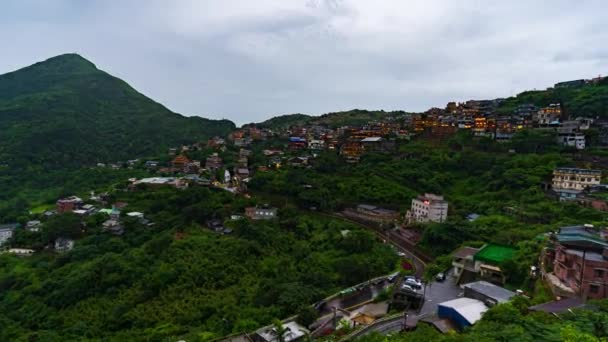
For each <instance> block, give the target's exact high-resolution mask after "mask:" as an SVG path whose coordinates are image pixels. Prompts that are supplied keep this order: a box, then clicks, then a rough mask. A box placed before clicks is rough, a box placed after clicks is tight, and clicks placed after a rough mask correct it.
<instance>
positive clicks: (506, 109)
mask: <svg viewBox="0 0 608 342" xmlns="http://www.w3.org/2000/svg"><path fill="white" fill-rule="evenodd" d="M524 103H533V104H535V105H538V106H547V105H549V104H551V103H561V104H562V106H563V107H564V108H565V110H566V111H567V112H568V114H569V115H572V116H599V117H601V118H608V78H605V79H603V80H602V81H601V82H600V83H599V84H587V85H583V86H578V87H570V88H549V89H547V90H532V91H525V92H523V93H520V94H518V95H517V96H516V97H510V98H508V99H507V100H506V101H505V102H503V103H502V104H501V106H500V108H498V111H499V112H501V113H511V112H512V111H513V110H514V109H515V108H516V107H517V106H518V105H520V104H524Z"/></svg>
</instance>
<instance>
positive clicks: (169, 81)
mask: <svg viewBox="0 0 608 342" xmlns="http://www.w3.org/2000/svg"><path fill="white" fill-rule="evenodd" d="M606 13H608V2H606V1H604V0H597V1H586V0H580V1H565V0H564V1H562V0H551V1H535V0H525V1H516V0H513V1H492V0H471V1H468V0H458V1H456V0H443V1H440V0H374V1H370V0H213V1H212V0H179V1H169V0H164V1H160V0H138V1H136V0H121V1H103V0H98V1H95V0H90V1H85V0H46V1H45V0H4V1H2V2H0V41H1V42H2V46H3V48H2V52H1V53H0V73H4V72H8V71H12V70H15V69H18V68H20V67H23V66H26V65H29V64H32V63H34V62H36V61H40V60H44V59H46V58H48V57H51V56H54V55H58V54H61V53H66V52H77V53H79V54H81V55H82V56H84V57H85V58H87V59H89V60H91V61H92V62H93V63H95V64H96V65H97V66H98V67H99V68H100V69H103V70H106V71H108V72H110V73H112V74H114V75H115V76H118V77H120V78H122V79H124V80H126V81H127V82H129V83H130V84H131V85H133V86H134V87H135V88H136V89H138V90H139V91H141V92H143V93H144V94H146V95H148V96H150V97H151V98H153V99H155V100H157V101H159V102H161V103H163V104H165V105H166V106H168V107H169V108H170V109H172V110H174V111H176V112H179V113H182V114H184V115H200V116H205V117H210V118H228V119H231V120H233V121H235V122H237V123H239V124H242V123H247V122H254V121H261V120H263V119H265V118H269V117H271V116H274V115H279V114H287V113H296V112H300V113H309V114H322V113H325V112H330V111H338V110H347V109H352V108H365V109H386V110H393V109H403V110H409V111H421V110H425V109H427V108H429V107H432V106H444V105H445V103H446V102H448V101H450V100H467V99H472V98H474V99H481V98H494V97H505V96H510V95H514V94H516V93H518V92H520V91H522V90H525V89H534V88H537V89H541V88H545V87H547V86H550V85H552V84H553V83H555V82H557V81H561V80H569V79H577V78H591V77H594V76H597V75H598V74H606V73H608V44H606V42H608V24H606Z"/></svg>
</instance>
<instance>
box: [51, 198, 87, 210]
mask: <svg viewBox="0 0 608 342" xmlns="http://www.w3.org/2000/svg"><path fill="white" fill-rule="evenodd" d="M82 204H83V201H82V199H81V198H80V197H76V196H70V197H67V198H62V199H59V200H57V209H56V210H57V213H58V214H63V213H71V212H73V211H74V210H77V209H79V208H80V206H81V205H82Z"/></svg>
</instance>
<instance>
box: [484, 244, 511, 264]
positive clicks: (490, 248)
mask: <svg viewBox="0 0 608 342" xmlns="http://www.w3.org/2000/svg"><path fill="white" fill-rule="evenodd" d="M513 254H515V249H513V248H511V247H508V246H501V245H495V244H487V245H485V246H483V247H482V248H481V249H480V250H479V252H477V254H475V260H480V261H485V262H489V263H494V264H499V263H501V262H503V261H505V260H509V259H512V258H513Z"/></svg>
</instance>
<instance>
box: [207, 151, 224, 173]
mask: <svg viewBox="0 0 608 342" xmlns="http://www.w3.org/2000/svg"><path fill="white" fill-rule="evenodd" d="M221 167H222V158H220V156H219V155H218V154H217V153H213V154H212V155H210V156H209V157H207V160H206V161H205V168H206V169H208V170H217V169H220V168H221Z"/></svg>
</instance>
